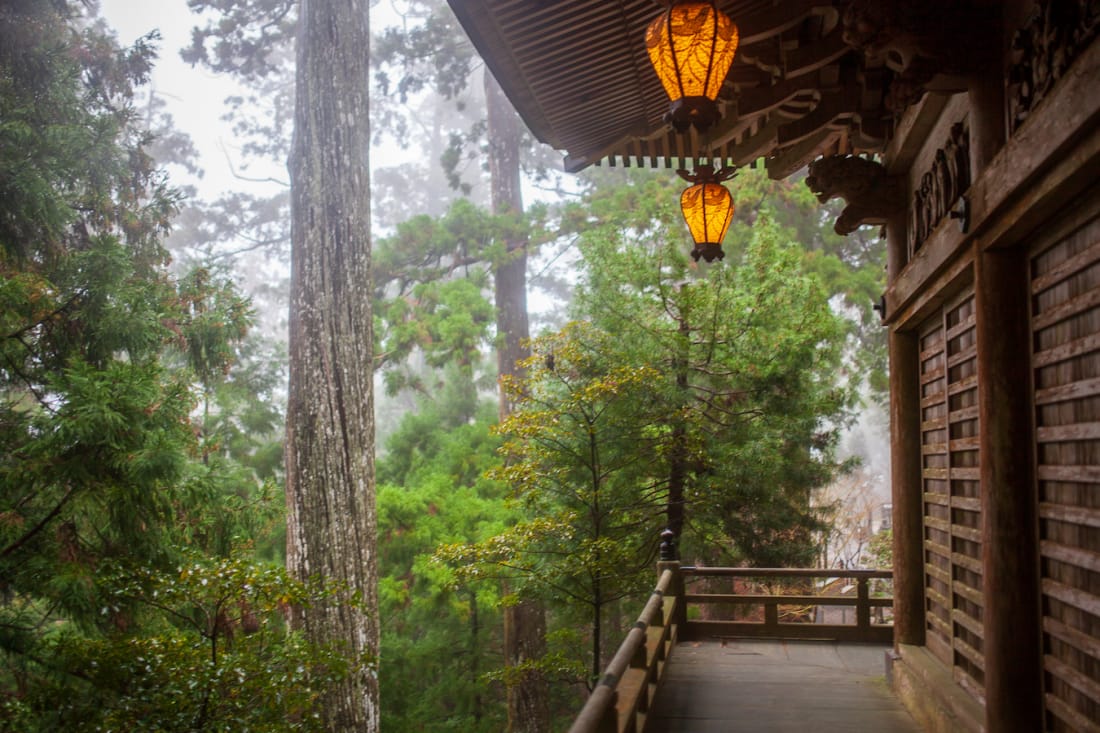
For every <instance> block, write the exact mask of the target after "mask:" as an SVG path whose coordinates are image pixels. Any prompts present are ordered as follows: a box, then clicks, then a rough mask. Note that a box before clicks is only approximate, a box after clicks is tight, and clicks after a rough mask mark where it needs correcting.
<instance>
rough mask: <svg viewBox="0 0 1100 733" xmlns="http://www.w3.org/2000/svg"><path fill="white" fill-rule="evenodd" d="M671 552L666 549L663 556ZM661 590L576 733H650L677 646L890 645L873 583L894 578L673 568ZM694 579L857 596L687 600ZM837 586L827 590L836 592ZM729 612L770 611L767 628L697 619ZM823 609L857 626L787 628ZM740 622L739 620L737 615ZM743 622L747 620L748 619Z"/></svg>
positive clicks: (666, 566) (888, 602)
mask: <svg viewBox="0 0 1100 733" xmlns="http://www.w3.org/2000/svg"><path fill="white" fill-rule="evenodd" d="M663 549H664V548H662V550H663ZM658 572H659V579H658V582H657V587H656V589H655V590H654V591H653V594H652V595H651V596H650V597H649V601H648V602H647V603H646V605H645V609H643V611H642V613H641V615H640V616H639V617H638V620H637V622H635V624H634V626H633V628H631V629H630V632H629V633H628V634H627V636H626V640H624V641H623V643H622V645H621V646H620V647H619V649H618V651H617V652H615V656H614V657H613V658H612V660H611V663H610V664H608V665H607V669H606V670H605V671H604V674H603V676H602V677H601V678H600V680H599V683H598V684H597V685H596V688H595V689H594V690H593V691H592V694H591V695H590V696H589V698H588V700H587V702H586V703H585V705H584V707H583V708H582V709H581V712H580V715H578V716H577V718H576V720H574V721H573V725H572V726H571V727H570V728H569V733H643V732H644V731H645V729H646V719H647V715H648V713H649V707H650V705H651V704H652V702H653V700H654V698H655V697H656V695H657V691H658V690H659V688H660V685H661V682H662V680H663V677H664V671H665V665H666V664H667V662H668V660H669V658H670V656H671V654H672V650H673V648H674V646H675V644H676V642H677V641H688V640H697V639H706V638H723V637H742V638H743V637H750V638H795V639H822V640H825V639H830V640H838V641H852V642H875V643H883V644H888V643H890V642H891V641H892V639H893V630H894V627H893V624H891V623H877V624H876V623H872V620H873V614H872V609H874V608H889V607H891V606H892V605H893V599H892V598H890V597H874V598H873V597H871V589H870V583H871V581H872V580H873V579H889V578H891V577H892V573H891V572H890V571H889V570H813V569H779V568H702V567H681V566H680V563H679V562H676V561H674V560H662V561H661V562H660V563H659V564H658ZM690 578H747V579H754V580H756V581H757V582H760V581H790V580H792V579H809V580H811V581H817V580H821V579H825V580H829V579H835V580H851V581H854V583H855V590H856V594H855V595H854V596H851V595H846V594H843V593H834V592H829V593H805V592H802V593H795V594H774V593H764V594H761V593H685V591H684V588H685V582H686V581H687V579H690ZM835 585H836V583H832V584H826V588H828V587H829V586H833V587H835ZM713 604H727V605H729V606H731V607H743V606H756V607H763V609H764V611H763V620H762V621H761V620H744V619H742V620H721V619H714V618H693V619H690V620H689V616H695V615H696V613H698V615H699V616H703V615H711V616H713V614H704V613H703V612H702V611H701V609H700V610H699V611H698V612H695V613H693V612H691V611H690V610H689V609H691V608H693V607H697V606H707V605H713ZM820 606H827V607H828V606H839V607H842V608H854V610H855V623H854V624H824V623H812V622H807V621H805V620H800V621H784V620H783V619H782V614H781V609H782V608H784V607H786V608H788V609H791V608H798V609H800V610H801V613H800V614H796V615H798V616H800V617H801V618H803V619H804V618H805V616H806V613H807V609H809V608H811V607H812V608H814V609H815V610H816V608H817V607H820ZM733 615H734V616H736V615H737V614H733ZM743 615H744V614H742V616H743Z"/></svg>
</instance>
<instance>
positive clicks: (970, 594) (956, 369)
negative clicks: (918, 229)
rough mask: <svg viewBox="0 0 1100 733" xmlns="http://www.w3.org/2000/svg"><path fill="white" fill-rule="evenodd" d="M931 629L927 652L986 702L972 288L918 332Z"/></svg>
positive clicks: (927, 617) (928, 629) (928, 623)
mask: <svg viewBox="0 0 1100 733" xmlns="http://www.w3.org/2000/svg"><path fill="white" fill-rule="evenodd" d="M919 333H920V375H921V378H920V382H921V460H922V469H921V475H922V483H923V489H924V497H923V498H924V501H923V505H924V519H923V526H924V573H925V604H926V606H925V624H926V639H927V646H928V649H929V651H931V652H932V653H933V654H934V655H936V656H937V657H938V658H939V659H940V660H941V661H942V662H943V663H944V664H945V665H947V666H948V668H950V669H951V670H952V674H953V676H954V679H955V681H956V682H957V683H958V684H959V686H960V687H962V688H963V689H965V690H967V692H969V693H970V694H971V695H973V696H974V697H975V698H976V699H977V700H978V701H982V700H983V699H984V692H983V687H984V677H985V674H984V665H985V662H984V653H983V633H982V609H983V605H984V604H983V599H982V567H981V557H982V551H981V550H982V545H981V522H980V520H981V495H980V481H979V476H978V470H979V463H978V393H977V386H978V375H977V361H976V348H975V320H974V291H973V287H970V288H968V289H967V290H966V291H964V292H963V293H961V294H959V295H958V296H956V297H955V298H954V299H952V300H951V301H949V302H948V303H947V304H946V305H944V307H942V308H941V309H940V310H939V311H938V312H937V313H935V314H934V315H933V316H932V317H930V318H929V319H928V320H927V321H925V323H924V324H923V325H922V327H921V329H920V331H919Z"/></svg>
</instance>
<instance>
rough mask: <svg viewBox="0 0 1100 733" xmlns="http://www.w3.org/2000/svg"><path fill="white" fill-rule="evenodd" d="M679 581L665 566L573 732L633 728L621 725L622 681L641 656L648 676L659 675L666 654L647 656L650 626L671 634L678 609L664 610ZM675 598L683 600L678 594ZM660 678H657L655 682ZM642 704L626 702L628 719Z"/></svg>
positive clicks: (643, 689) (643, 690)
mask: <svg viewBox="0 0 1100 733" xmlns="http://www.w3.org/2000/svg"><path fill="white" fill-rule="evenodd" d="M675 581H676V571H675V570H673V569H671V568H665V569H664V570H662V571H661V575H660V577H659V578H658V580H657V587H656V588H654V590H653V592H652V593H651V594H650V596H649V600H648V601H647V602H646V604H645V608H644V609H642V613H641V615H639V616H638V620H637V621H635V622H634V626H633V627H631V629H630V631H629V632H627V635H626V639H624V640H623V643H622V644H620V645H619V648H618V650H617V651H616V652H615V656H614V657H612V658H611V662H610V663H609V664H608V665H607V667H606V669H605V670H604V673H603V676H601V677H600V680H599V682H598V683H597V684H596V688H595V689H594V690H592V693H591V694H590V695H589V696H588V700H587V701H586V702H585V704H584V707H583V708H581V712H580V714H579V715H578V716H577V718H576V719H575V720H574V721H573V725H572V726H570V728H569V733H590V732H591V731H597V732H599V733H605V732H606V733H612V732H617V731H620V730H633V728H632V727H631V726H622V727H620V725H619V712H618V708H619V707H620V706H619V705H618V703H619V699H618V698H619V695H618V688H619V683H620V682H621V681H622V680H623V677H624V676H625V675H626V673H627V672H628V670H630V668H631V667H637V666H639V665H638V664H637V662H638V660H639V658H642V659H644V660H645V661H644V662H643V664H642V665H640V666H643V667H645V670H646V671H645V676H646V678H647V679H648V678H649V677H650V676H651V675H656V674H657V672H658V670H657V669H656V663H657V658H658V657H660V658H661V659H663V655H662V654H655V655H654V658H653V659H646V658H645V656H647V655H646V642H647V641H648V639H649V629H650V628H651V627H653V626H661V627H662V628H663V630H664V633H663V634H662V639H663V638H664V637H665V636H667V635H668V634H669V626H670V624H671V623H672V619H673V618H674V617H675V613H674V611H673V612H669V613H667V614H666V613H664V610H665V609H664V606H665V597H666V596H667V595H669V590H670V589H671V590H673V592H674V593H675V591H676V587H675V586H674V583H675ZM671 597H672V598H673V599H674V600H675V601H676V602H679V597H678V595H673V596H671ZM655 619H656V620H657V621H658V623H656V624H655V623H653V622H654V620H655ZM643 655H645V656H643ZM656 681H657V680H656V679H654V682H656ZM646 688H647V685H644V684H643V685H641V686H639V687H638V689H637V690H636V693H637V694H638V695H639V696H640V695H642V694H647V693H648V690H647V689H646ZM638 706H639V700H638V699H635V700H630V701H624V705H622V707H624V708H626V715H624V716H623V717H624V720H626V719H629V720H631V721H632V720H633V717H634V714H635V712H636V711H637V709H638Z"/></svg>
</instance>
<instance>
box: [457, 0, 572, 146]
mask: <svg viewBox="0 0 1100 733" xmlns="http://www.w3.org/2000/svg"><path fill="white" fill-rule="evenodd" d="M447 4H448V5H450V6H451V11H452V12H454V14H455V17H456V18H457V19H458V24H459V25H460V26H461V27H462V29H463V31H464V32H465V33H466V37H467V38H469V39H470V43H472V44H473V46H474V49H475V50H476V51H477V54H478V56H480V57H481V60H482V61H483V62H484V64H485V67H486V68H487V69H488V71H489V73H491V74H492V75H493V78H494V79H496V81H497V83H498V84H499V85H500V88H501V89H502V90H503V91H504V96H505V97H507V98H508V101H509V102H510V103H511V104H512V107H513V108H514V109H515V110H516V113H517V114H518V115H519V117H520V119H522V120H523V123H524V124H525V125H527V129H528V130H529V131H530V132H531V134H532V135H534V136H535V138H536V139H537V140H538V141H539V142H542V143H546V144H547V145H549V146H550V147H552V148H555V149H558V150H560V149H561V148H562V147H563V146H562V145H561V142H560V141H559V140H556V139H555V137H554V131H553V127H552V125H551V124H550V122H549V120H548V118H547V116H546V113H545V111H544V110H543V108H542V105H541V104H540V103H539V100H538V98H537V97H535V95H534V94H532V93H531V86H530V84H528V82H527V79H526V78H525V76H524V74H523V72H522V71H521V70H520V67H519V64H518V63H516V60H515V57H514V56H513V55H512V53H511V47H510V45H509V44H508V43H507V41H506V40H505V38H504V35H503V34H502V33H501V31H500V28H499V27H498V26H497V24H496V22H495V19H494V17H493V15H492V13H485V12H479V9H480V8H481V7H482V6H480V5H477V4H474V3H469V2H464V0H447ZM502 49H508V52H507V53H506V54H504V53H501V50H502Z"/></svg>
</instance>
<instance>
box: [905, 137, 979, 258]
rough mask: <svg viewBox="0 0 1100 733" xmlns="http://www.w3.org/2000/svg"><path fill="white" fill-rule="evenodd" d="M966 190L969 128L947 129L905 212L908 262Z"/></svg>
mask: <svg viewBox="0 0 1100 733" xmlns="http://www.w3.org/2000/svg"><path fill="white" fill-rule="evenodd" d="M969 188H970V128H969V127H968V126H967V125H966V123H964V122H957V123H955V124H954V125H952V126H951V134H950V136H949V137H948V138H947V141H946V142H945V143H944V144H943V147H941V148H940V149H939V150H937V151H936V154H935V156H934V157H933V160H932V166H931V167H930V168H929V169H928V170H927V171H925V173H924V175H923V176H921V179H920V183H919V184H918V185H917V186H916V190H914V191H913V203H912V206H911V207H910V209H909V226H908V228H907V229H908V234H909V236H908V252H909V258H910V259H912V257H913V254H914V253H915V252H916V251H917V250H918V249H920V247H921V245H922V244H924V240H925V239H927V238H928V236H929V235H930V234H931V233H932V230H934V229H935V228H936V225H938V224H939V223H940V220H942V219H943V217H945V216H947V215H948V214H951V215H952V216H955V214H954V213H953V212H955V211H956V205H957V203H958V201H959V198H960V197H961V196H962V195H963V194H964V193H966V191H967V189H969Z"/></svg>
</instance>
